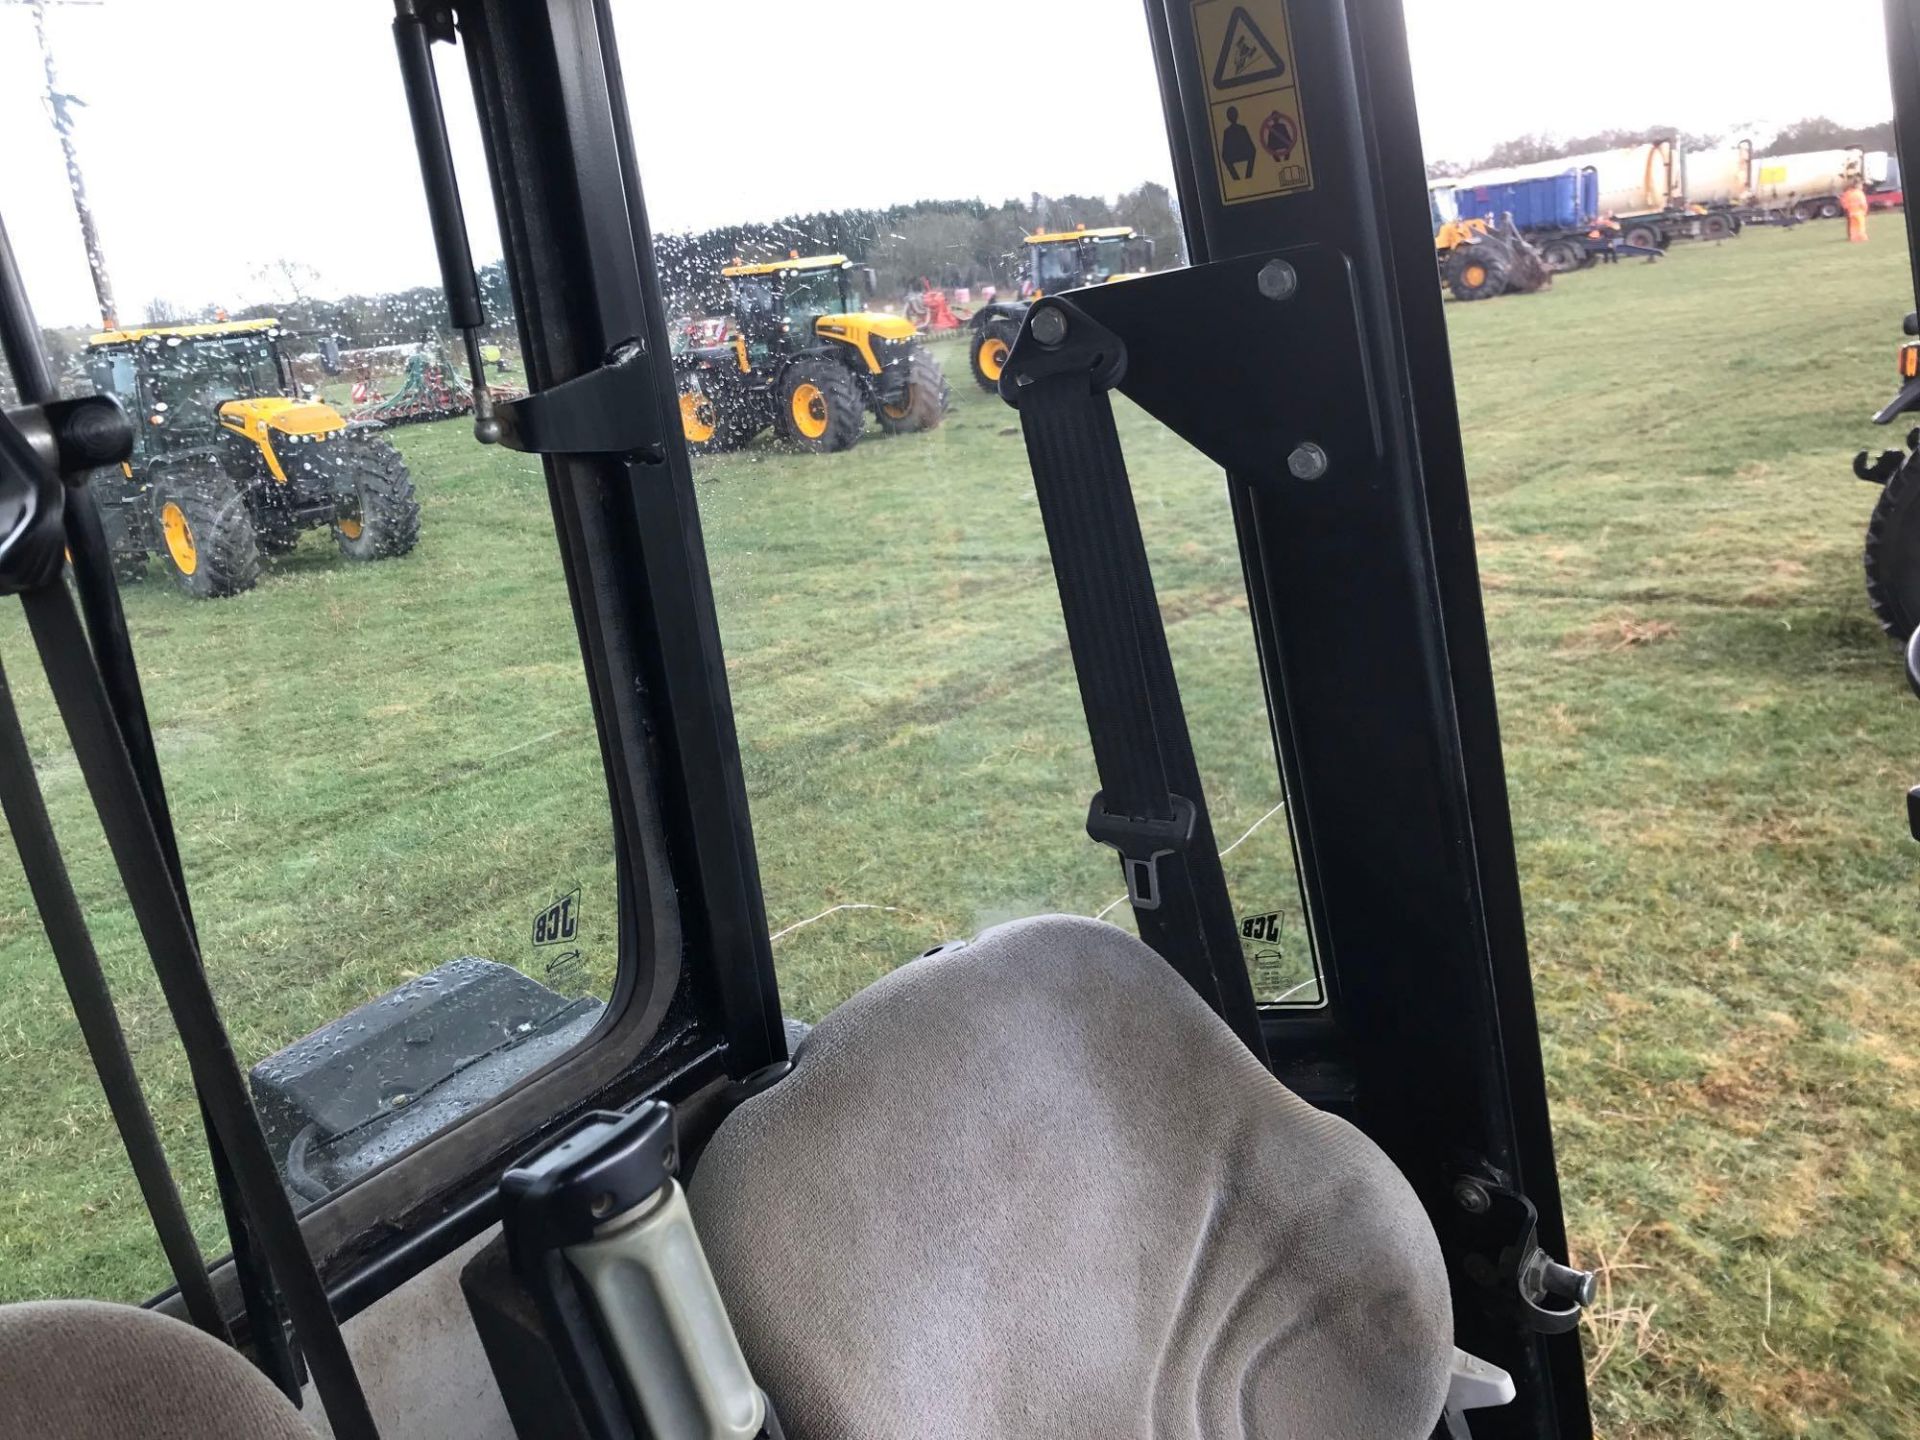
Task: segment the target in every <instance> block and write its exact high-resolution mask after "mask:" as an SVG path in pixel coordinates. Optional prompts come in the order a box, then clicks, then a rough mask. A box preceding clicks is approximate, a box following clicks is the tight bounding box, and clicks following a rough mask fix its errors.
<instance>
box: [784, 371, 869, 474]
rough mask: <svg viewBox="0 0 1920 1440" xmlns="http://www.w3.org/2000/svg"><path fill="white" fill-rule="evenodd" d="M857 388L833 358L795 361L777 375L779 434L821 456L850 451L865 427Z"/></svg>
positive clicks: (864, 410)
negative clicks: (778, 381) (839, 451)
mask: <svg viewBox="0 0 1920 1440" xmlns="http://www.w3.org/2000/svg"><path fill="white" fill-rule="evenodd" d="M866 419H867V415H866V409H865V407H864V406H863V405H862V404H861V403H860V387H859V386H858V385H856V384H855V383H854V380H853V376H852V375H850V374H849V373H847V367H846V366H844V365H842V364H840V363H839V362H838V361H836V360H817V359H816V360H796V361H794V362H793V364H791V365H789V366H788V367H787V369H786V373H784V374H783V375H781V377H780V414H779V429H780V434H781V436H782V437H783V438H784V439H786V440H787V441H789V442H790V443H791V444H793V445H796V446H798V447H799V448H800V449H802V450H808V451H811V452H812V453H814V454H816V455H824V454H827V453H829V452H830V451H834V450H850V449H852V448H853V447H854V446H855V445H856V444H858V443H859V440H860V432H861V431H862V430H863V429H865V428H866Z"/></svg>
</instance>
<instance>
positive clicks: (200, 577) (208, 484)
mask: <svg viewBox="0 0 1920 1440" xmlns="http://www.w3.org/2000/svg"><path fill="white" fill-rule="evenodd" d="M153 490H154V493H153V509H152V514H153V528H154V549H155V550H157V551H158V552H159V553H160V556H161V558H162V559H163V560H165V561H166V563H167V569H168V570H169V571H171V572H172V574H173V577H174V580H175V581H176V582H177V583H178V584H179V586H180V588H181V589H183V590H185V591H186V592H187V593H188V594H189V595H192V596H195V597H196V598H199V599H203V600H215V599H222V598H224V597H226V596H229V595H238V594H240V593H242V592H243V591H247V590H251V589H252V588H253V587H254V584H255V582H256V581H258V580H259V578H260V545H259V541H258V539H257V538H256V537H255V535H254V531H253V516H252V514H251V513H250V512H249V511H248V509H247V502H246V498H245V497H244V496H243V495H242V494H241V493H240V487H239V486H238V485H236V484H235V483H234V482H233V480H232V479H231V478H230V477H229V476H228V475H227V473H226V472H225V471H224V470H223V469H221V467H220V465H219V463H218V462H217V461H215V460H214V459H213V457H212V456H210V455H193V456H184V457H182V458H181V459H179V460H177V461H174V462H173V463H171V464H169V465H167V466H166V467H165V468H164V469H163V470H162V471H161V473H160V474H158V475H156V476H155V477H154V482H153ZM168 501H172V502H173V503H174V504H176V505H178V506H179V507H180V510H181V512H182V513H183V514H184V515H185V516H186V520H187V529H188V532H189V533H190V534H191V535H192V537H193V544H194V549H195V551H196V561H197V563H196V564H195V566H194V571H193V574H191V575H189V574H187V573H186V572H185V571H183V570H181V569H180V568H179V567H178V566H177V565H175V564H174V563H173V557H172V555H171V553H170V552H169V551H168V548H167V541H166V533H165V531H164V529H163V528H162V526H161V519H160V517H161V513H162V511H163V510H164V509H165V507H166V504H167V502H168Z"/></svg>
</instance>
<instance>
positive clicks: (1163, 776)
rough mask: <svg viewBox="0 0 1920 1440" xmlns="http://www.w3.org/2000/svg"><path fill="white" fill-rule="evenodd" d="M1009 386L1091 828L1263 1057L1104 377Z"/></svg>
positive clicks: (1219, 1007)
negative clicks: (1075, 706) (1074, 689)
mask: <svg viewBox="0 0 1920 1440" xmlns="http://www.w3.org/2000/svg"><path fill="white" fill-rule="evenodd" d="M1022 339H1023V341H1026V340H1027V337H1025V336H1023V337H1022ZM1028 343H1031V342H1030V341H1028ZM1009 388H1010V389H1011V391H1012V394H1013V399H1014V403H1015V404H1016V405H1017V407H1018V409H1019V411H1020V427H1021V431H1022V433H1023V434H1024V436H1025V438H1026V445H1027V458H1028V461H1029V463H1030V465H1031V467H1032V470H1033V482H1034V491H1035V494H1036V495H1037V497H1038V499H1039V502H1040V515H1041V519H1042V521H1043V523H1044V524H1045V526H1046V534H1047V546H1048V549H1049V550H1050V551H1051V553H1052V559H1053V570H1054V578H1055V580H1056V582H1057V583H1058V586H1059V591H1060V609H1061V613H1062V616H1063V618H1064V619H1065V621H1066V630H1067V642H1068V646H1069V648H1070V650H1071V651H1072V655H1073V665H1074V673H1075V676H1076V678H1077V679H1078V681H1079V686H1080V701H1081V706H1082V708H1083V709H1084V711H1085V712H1086V718H1087V734H1088V737H1089V739H1090V740H1091V742H1092V748H1093V757H1094V765H1095V768H1096V769H1097V770H1098V772H1099V776H1100V793H1099V794H1098V795H1097V796H1095V797H1094V803H1093V806H1092V808H1091V811H1090V813H1089V815H1088V820H1087V829H1088V833H1089V834H1091V835H1092V836H1093V837H1094V838H1095V839H1096V840H1100V841H1102V842H1103V843H1105V844H1109V845H1112V846H1113V847H1114V848H1115V849H1116V850H1118V851H1119V852H1120V854H1121V859H1122V873H1123V875H1124V877H1125V879H1126V882H1127V893H1128V899H1129V900H1130V901H1131V902H1132V905H1133V911H1134V918H1135V921H1136V923H1137V924H1138V926H1139V930H1140V937H1141V939H1143V940H1145V941H1146V942H1147V944H1149V945H1151V946H1152V947H1153V948H1154V949H1155V950H1156V951H1157V952H1159V954H1160V955H1161V956H1162V957H1163V958H1164V959H1165V960H1166V961H1167V962H1168V963H1169V964H1170V965H1172V966H1173V967H1174V969H1175V970H1177V971H1179V972H1180V974H1181V975H1182V976H1184V977H1185V978H1186V980H1187V982H1188V983H1189V984H1191V985H1192V986H1193V988H1194V989H1195V990H1196V991H1198V992H1199V994H1200V995H1201V997H1202V998H1203V999H1205V1000H1206V1002H1207V1003H1208V1004H1209V1005H1211V1006H1212V1007H1213V1008H1214V1010H1215V1011H1216V1012H1218V1013H1219V1014H1220V1015H1221V1016H1222V1018H1224V1019H1225V1020H1226V1021H1227V1023H1228V1024H1229V1025H1231V1026H1232V1027H1233V1028H1234V1030H1235V1032H1236V1033H1237V1034H1239V1036H1240V1038H1241V1040H1242V1041H1243V1042H1245V1044H1246V1045H1247V1047H1248V1048H1249V1049H1251V1050H1252V1051H1253V1052H1254V1054H1256V1055H1258V1056H1261V1057H1262V1058H1264V1057H1265V1053H1266V1050H1265V1045H1264V1043H1263V1041H1262V1038H1261V1034H1260V1021H1259V1011H1258V1009H1257V1007H1256V1006H1255V1003H1254V998H1253V986H1252V982H1251V980H1250V978H1249V977H1248V975H1247V970H1246V962H1245V960H1244V958H1243V956H1242V954H1241V950H1240V942H1239V935H1238V929H1237V927H1236V925H1235V923H1234V918H1233V905H1232V902H1231V900H1230V899H1229V897H1228V895H1227V886H1226V876H1225V873H1224V871H1223V870H1222V869H1221V865H1220V855H1219V851H1218V849H1217V848H1216V847H1215V843H1214V839H1213V829H1212V825H1211V824H1210V822H1209V820H1208V816H1207V810H1206V803H1205V800H1204V799H1203V797H1202V794H1201V787H1200V775H1199V767H1198V765H1197V764H1196V762H1195V760H1194V756H1193V745H1192V741H1191V739H1190V738H1189V735H1188V732H1187V723H1186V715H1185V712H1184V710H1183V709H1182V707H1181V703H1180V691H1179V686H1178V684H1177V682H1176V680H1175V677H1174V672H1173V659H1172V656H1171V655H1170V653H1169V652H1168V649H1167V634H1166V627H1165V625H1164V624H1163V622H1162V620H1161V616H1160V607H1159V598H1158V596H1157V595H1156V593H1155V591H1154V588H1153V575H1152V570H1151V567H1150V566H1149V564H1148V561H1147V549H1146V541H1145V539H1144V538H1143V536H1142V535H1141V531H1140V520H1139V515H1138V512H1137V511H1136V509H1135V507H1134V502H1133V490H1132V487H1131V485H1130V484H1129V482H1128V479H1127V470H1126V461H1125V457H1124V456H1123V454H1122V452H1121V448H1120V436H1119V432H1118V430H1117V429H1116V428H1115V426H1114V420H1113V405H1112V401H1111V399H1110V397H1109V394H1108V391H1107V389H1106V385H1105V384H1104V383H1103V382H1102V381H1101V380H1100V379H1099V378H1098V377H1097V376H1096V375H1095V374H1094V372H1093V370H1092V369H1091V368H1090V367H1087V368H1079V369H1074V368H1062V369H1057V370H1054V371H1052V373H1039V374H1036V375H1033V376H1031V377H1030V379H1029V380H1028V382H1027V383H1025V384H1018V385H1015V386H1013V387H1009Z"/></svg>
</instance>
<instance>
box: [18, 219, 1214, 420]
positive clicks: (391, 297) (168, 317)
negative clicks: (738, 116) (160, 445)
mask: <svg viewBox="0 0 1920 1440" xmlns="http://www.w3.org/2000/svg"><path fill="white" fill-rule="evenodd" d="M1078 225H1085V226H1088V227H1094V226H1101V225H1131V226H1132V227H1133V228H1134V229H1135V230H1137V231H1138V232H1139V233H1140V234H1142V235H1144V236H1146V237H1148V238H1150V239H1151V240H1152V241H1153V242H1154V249H1155V254H1156V256H1157V260H1156V264H1157V265H1159V266H1162V267H1164V266H1168V265H1173V264H1177V263H1179V261H1180V259H1181V253H1180V219H1179V213H1178V210H1177V208H1176V206H1175V204H1174V199H1173V196H1172V195H1171V194H1170V193H1169V192H1168V190H1167V187H1166V186H1164V185H1160V184H1156V183H1154V182H1153V181H1147V182H1146V183H1144V184H1141V185H1139V186H1137V187H1136V188H1134V189H1132V190H1129V191H1126V192H1125V193H1124V194H1121V195H1119V196H1116V197H1115V198H1113V199H1111V200H1109V199H1107V198H1106V197H1104V196H1100V195H1075V194H1067V195H1041V194H1037V193H1036V194H1033V195H1029V196H1028V197H1027V198H1026V199H1025V200H1006V201H1002V202H1000V203H998V204H991V205H990V204H988V203H986V202H985V201H983V200H978V199H974V200H916V201H913V202H911V203H909V204H904V205H889V206H885V207H882V208H877V209H849V210H822V211H816V212H813V213H810V214H805V215H787V216H783V217H781V218H780V219H777V220H767V221H754V222H751V223H748V224H743V225H723V226H719V227H716V228H714V229H711V230H702V231H693V232H681V233H666V234H660V235H656V236H655V237H654V252H655V256H654V258H655V261H656V263H657V265H658V267H659V270H660V277H661V283H662V285H663V286H664V288H665V291H666V301H667V309H668V314H669V316H679V315H694V314H709V313H717V312H720V311H722V310H724V309H725V307H726V303H727V297H726V287H725V284H724V282H723V281H722V280H721V278H720V269H721V267H722V266H724V265H729V264H731V263H732V262H733V261H734V259H735V258H736V257H738V258H740V259H743V260H771V259H778V258H779V257H781V256H784V255H786V254H787V253H788V252H789V251H795V250H797V251H799V252H800V253H801V254H802V255H819V254H835V253H838V254H843V255H845V256H847V258H848V259H850V260H853V261H854V262H856V263H857V264H861V265H870V266H872V267H873V270H874V275H875V281H876V290H877V294H878V297H879V302H880V303H883V304H893V305H898V304H899V303H900V301H901V300H902V299H903V298H904V297H905V295H906V293H907V291H908V290H909V289H911V288H913V287H914V286H916V285H918V284H919V283H921V282H923V281H924V282H925V283H926V284H929V285H932V286H935V287H939V288H944V289H956V288H959V287H963V286H965V287H971V288H974V289H976V290H977V289H979V288H980V287H981V286H985V285H993V286H997V287H998V288H999V289H1000V290H1001V291H1002V292H1003V293H1004V292H1007V291H1011V290H1015V289H1017V288H1018V286H1019V282H1020V266H1021V259H1022V254H1021V252H1022V249H1023V246H1022V245H1021V240H1022V237H1024V236H1026V235H1029V234H1031V233H1033V232H1034V231H1035V230H1071V229H1073V228H1074V227H1075V226H1078ZM252 278H253V282H254V283H253V289H254V292H255V293H256V294H261V295H264V296H267V297H270V298H265V299H261V300H259V301H257V302H255V303H253V304H248V305H240V306H235V307H233V308H231V309H226V308H222V307H221V306H219V305H216V304H213V303H211V302H209V303H207V304H204V305H181V304H178V303H175V302H172V301H168V300H165V299H157V298H156V299H153V300H150V301H148V302H147V303H146V305H144V306H137V307H133V309H134V311H135V312H136V313H133V314H126V315H122V317H121V323H122V324H124V325H134V324H139V325H183V324H199V323H204V322H207V321H211V320H217V319H229V320H251V319H258V318H262V317H265V316H274V317H276V318H277V319H278V320H279V321H280V323H281V325H282V326H283V327H284V328H285V329H286V330H287V331H288V333H289V334H290V335H291V336H293V337H294V340H293V348H294V349H295V350H299V349H303V348H305V347H304V346H303V345H302V344H301V341H303V340H304V341H307V342H308V343H312V342H314V341H317V340H318V338H319V337H320V336H323V335H337V336H340V337H341V344H342V347H343V348H345V349H349V350H357V349H368V348H373V347H377V346H385V345H406V344H413V343H417V342H418V341H420V340H422V339H425V338H429V337H445V336H446V334H447V319H446V308H447V307H446V300H445V298H444V297H443V296H442V294H441V292H440V288H439V286H437V285H416V286H413V287H411V288H409V289H405V290H395V291H390V292H384V293H380V294H370V295H342V296H332V297H329V296H323V295H321V294H319V293H317V292H318V290H319V288H320V281H319V276H318V275H317V273H316V272H315V271H314V270H313V269H312V268H311V267H309V266H305V265H302V264H299V263H297V262H294V261H288V260H280V261H276V262H274V263H273V264H271V265H268V266H264V267H262V268H261V269H260V270H258V271H256V272H255V273H254V275H253V277H252ZM478 278H479V282H480V292H481V298H482V299H483V300H484V301H485V303H486V307H487V314H488V317H489V318H490V320H491V321H492V323H493V325H494V327H495V333H496V334H497V335H498V336H500V337H502V338H505V337H510V336H512V335H513V334H514V331H515V315H514V308H513V295H512V291H511V290H510V289H509V287H508V285H507V277H506V268H505V265H504V263H503V262H502V261H499V260H495V261H492V262H490V263H489V264H486V265H483V266H481V267H480V270H479V276H478ZM92 328H93V327H91V326H67V327H62V328H51V329H47V330H45V331H44V332H43V336H44V339H45V342H46V349H47V355H48V358H49V359H51V360H52V361H53V363H54V365H55V368H56V371H57V372H58V373H61V374H65V375H67V376H69V377H75V378H77V374H78V360H79V356H80V353H81V351H82V350H83V349H84V348H85V346H86V341H87V336H88V335H89V334H90V333H91V331H92ZM0 402H3V403H8V404H11V403H13V389H12V386H11V384H10V383H9V377H8V376H7V375H6V373H5V367H4V366H0Z"/></svg>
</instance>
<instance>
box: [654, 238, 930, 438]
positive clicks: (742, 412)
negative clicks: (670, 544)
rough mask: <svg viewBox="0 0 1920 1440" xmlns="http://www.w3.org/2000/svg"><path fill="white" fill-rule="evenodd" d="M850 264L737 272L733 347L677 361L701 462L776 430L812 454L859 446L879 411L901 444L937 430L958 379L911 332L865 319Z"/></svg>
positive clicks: (808, 263)
mask: <svg viewBox="0 0 1920 1440" xmlns="http://www.w3.org/2000/svg"><path fill="white" fill-rule="evenodd" d="M856 272H857V273H858V275H859V276H860V277H862V278H870V275H871V272H870V271H867V270H865V269H864V268H862V267H856V266H855V265H854V263H853V262H852V261H851V260H849V259H848V258H847V257H846V256H844V255H806V256H801V255H791V256H789V257H788V258H787V259H785V260H769V261H764V262H760V263H757V264H744V263H740V262H735V263H734V264H732V265H729V266H727V267H726V268H725V269H723V270H722V271H721V272H720V273H721V275H722V276H724V277H725V278H726V280H727V282H728V284H729V287H730V290H731V297H730V298H731V304H730V315H729V323H728V335H727V339H726V340H725V341H724V342H723V343H722V344H719V345H713V346H700V347H695V348H692V349H688V350H686V351H684V352H683V353H681V354H680V355H678V356H676V357H675V366H676V368H677V370H678V372H679V390H680V423H681V427H682V429H683V431H684V432H685V434H686V438H687V445H688V447H689V448H691V449H692V450H694V451H695V452H711V451H718V450H731V449H736V448H738V447H739V446H741V445H744V444H746V443H747V441H749V440H751V439H752V438H753V437H754V436H756V435H758V434H759V433H760V432H761V431H762V430H765V429H767V428H768V427H772V429H773V431H774V433H775V434H776V435H777V436H778V437H779V438H780V439H781V440H783V441H785V442H787V443H788V444H791V445H793V446H795V447H797V448H799V449H801V450H811V451H814V452H816V453H823V454H824V453H826V452H828V451H833V450H846V449H849V448H851V447H852V446H853V445H855V444H857V443H858V442H859V439H860V435H861V432H862V431H863V430H865V428H866V416H867V412H868V411H871V412H872V413H873V417H874V419H875V420H877V421H879V423H880V428H881V429H882V430H884V431H886V432H887V433H888V434H890V435H897V434H901V433H904V432H907V431H913V430H931V429H933V428H934V427H935V426H936V425H938V424H939V423H940V422H941V420H942V419H944V418H945V416H946V413H947V403H948V390H947V378H946V376H945V375H944V374H943V373H942V372H941V370H940V363H939V362H938V361H937V360H935V359H934V358H933V356H932V355H930V354H928V353H927V350H926V347H925V346H924V345H922V344H921V343H920V340H919V337H918V335H917V333H916V332H915V330H914V328H913V325H912V322H910V321H908V320H906V319H904V318H903V317H901V316H898V315H887V314H883V313H879V312H876V311H871V310H861V309H857V308H856V307H855V302H854V295H853V283H854V279H855V276H856Z"/></svg>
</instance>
